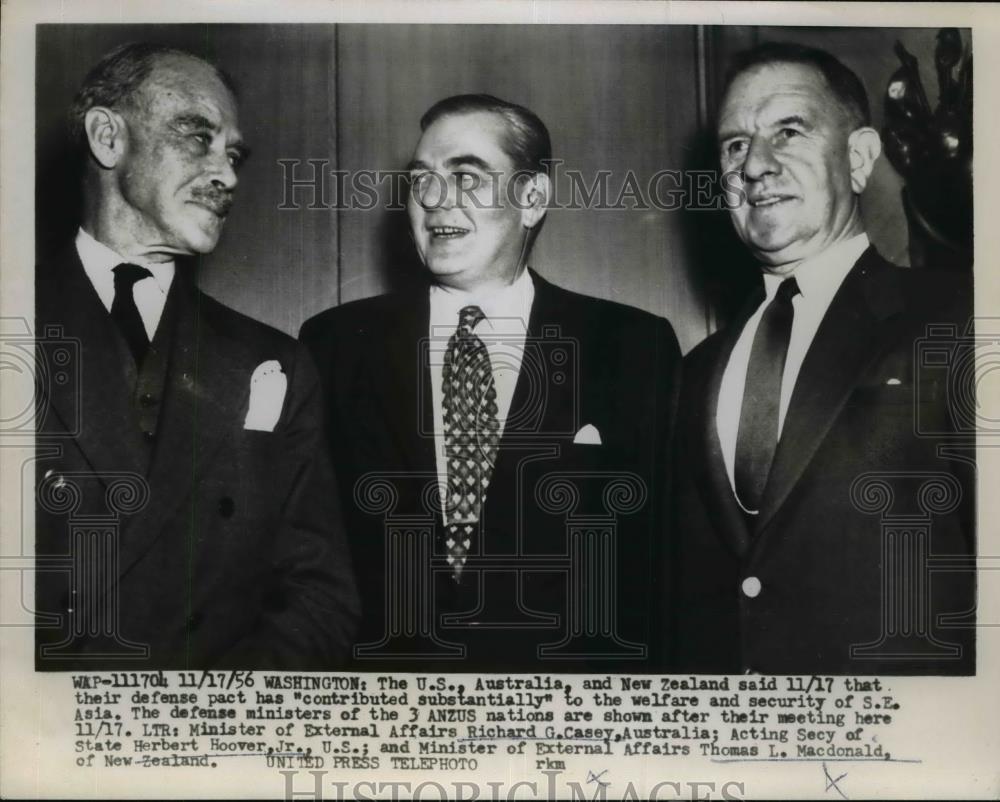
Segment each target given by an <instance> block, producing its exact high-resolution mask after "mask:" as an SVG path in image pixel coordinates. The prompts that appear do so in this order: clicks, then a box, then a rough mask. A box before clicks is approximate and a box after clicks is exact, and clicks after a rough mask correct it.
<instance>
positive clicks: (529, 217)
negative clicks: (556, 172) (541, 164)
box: [520, 173, 552, 228]
mask: <svg viewBox="0 0 1000 802" xmlns="http://www.w3.org/2000/svg"><path fill="white" fill-rule="evenodd" d="M551 190H552V183H551V182H550V181H549V177H548V176H547V175H545V173H535V174H534V175H533V176H531V178H529V179H528V180H527V181H525V182H524V184H523V185H522V186H521V198H520V201H521V225H522V226H524V227H525V228H534V227H535V226H537V225H538V223H539V222H540V221H541V219H542V218H543V217H545V211H546V209H548V206H549V196H550V195H551Z"/></svg>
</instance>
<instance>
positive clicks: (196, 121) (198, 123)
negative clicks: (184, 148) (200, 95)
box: [174, 114, 219, 131]
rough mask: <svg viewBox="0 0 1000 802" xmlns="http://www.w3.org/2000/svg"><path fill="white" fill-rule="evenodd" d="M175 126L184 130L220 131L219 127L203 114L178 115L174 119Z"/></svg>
mask: <svg viewBox="0 0 1000 802" xmlns="http://www.w3.org/2000/svg"><path fill="white" fill-rule="evenodd" d="M174 125H177V126H180V127H182V128H207V129H208V130H209V131H218V130H219V126H217V125H216V124H215V123H213V122H212V121H211V120H210V119H208V117H205V116H203V115H201V114H178V115H177V116H176V117H174Z"/></svg>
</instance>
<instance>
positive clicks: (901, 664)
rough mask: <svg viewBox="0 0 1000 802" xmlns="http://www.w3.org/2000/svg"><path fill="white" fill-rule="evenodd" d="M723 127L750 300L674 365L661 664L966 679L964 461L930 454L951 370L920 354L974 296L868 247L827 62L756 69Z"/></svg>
mask: <svg viewBox="0 0 1000 802" xmlns="http://www.w3.org/2000/svg"><path fill="white" fill-rule="evenodd" d="M718 126H719V128H718V142H719V148H720V158H721V165H722V168H723V171H724V174H725V180H726V182H727V190H728V191H729V192H730V193H731V195H730V198H731V200H732V201H733V203H732V206H731V217H732V221H733V224H734V226H735V228H736V232H737V234H738V235H739V237H740V238H741V239H742V240H743V242H744V243H745V244H746V245H747V247H748V248H749V249H750V250H751V251H752V252H753V254H754V256H755V257H756V258H757V260H758V261H759V263H760V267H761V275H762V282H761V285H762V286H761V287H760V289H759V291H758V292H757V293H756V294H755V295H754V296H753V297H752V298H751V299H749V301H748V303H747V304H746V306H745V308H744V310H743V312H742V313H741V314H740V315H739V316H738V317H737V318H736V319H735V320H734V321H733V322H732V323H731V324H730V325H729V326H728V327H727V328H726V329H725V330H723V331H720V332H717V333H716V334H714V335H713V336H711V337H709V338H708V339H707V340H706V341H705V342H703V343H702V344H701V345H699V346H698V347H697V348H696V349H695V350H694V351H692V352H691V353H690V354H689V355H688V356H687V358H686V359H685V364H684V373H683V380H682V386H683V390H682V397H681V401H680V409H679V413H678V431H679V432H680V435H679V437H678V442H677V449H676V465H677V471H676V475H677V484H676V506H675V516H674V520H675V527H676V528H675V530H674V531H675V532H676V533H677V541H676V543H675V551H674V554H673V559H672V560H671V568H672V572H673V576H674V577H675V580H676V588H675V590H676V593H675V598H674V601H675V603H674V606H673V612H674V616H673V620H674V627H673V645H674V648H675V653H674V656H673V661H672V663H671V666H672V667H673V668H674V669H676V670H679V671H703V672H719V673H722V672H727V673H735V672H772V673H830V674H850V673H855V674H871V673H888V674H896V673H899V674H902V673H928V674H963V673H970V672H973V671H974V670H975V656H974V649H973V646H974V638H973V623H974V622H973V619H974V605H975V583H974V578H973V577H974V574H973V573H972V572H971V570H970V569H971V568H972V559H973V555H974V554H975V546H974V533H973V521H974V495H973V494H974V488H975V482H974V464H973V460H974V455H971V454H970V452H969V450H968V449H966V451H965V452H964V458H963V454H962V453H961V448H959V449H957V451H954V450H953V453H951V454H950V455H948V454H946V453H945V449H944V448H942V446H948V445H951V446H954V445H956V442H957V441H956V438H957V437H958V436H959V435H960V434H961V432H960V429H961V426H958V425H956V419H955V417H954V415H953V413H954V408H953V407H950V406H949V399H950V398H951V393H950V392H949V382H948V380H947V370H946V369H940V368H936V369H933V370H927V369H924V368H925V367H926V364H923V363H921V362H920V361H919V360H918V358H917V357H918V355H919V353H920V351H921V348H922V347H923V346H922V343H923V344H924V345H931V344H933V339H934V336H935V332H938V333H940V332H945V335H944V336H945V346H947V345H948V344H949V342H950V344H951V345H952V346H956V347H957V346H958V345H959V344H960V342H961V340H962V337H963V335H965V334H966V332H967V327H968V325H969V318H970V315H971V313H972V302H971V301H972V299H971V287H970V285H969V282H968V281H966V280H962V279H961V277H958V276H953V275H943V274H940V273H936V272H934V271H932V270H917V269H912V270H905V269H901V268H898V267H895V266H893V265H891V264H889V263H888V262H886V261H885V260H884V259H883V258H882V257H881V256H880V255H879V254H878V253H877V252H876V250H875V248H874V247H873V246H872V245H871V244H870V242H869V241H868V237H867V235H866V233H865V229H864V226H863V224H862V219H861V214H860V210H859V197H860V195H861V193H862V191H863V190H864V189H865V185H866V182H867V181H868V178H869V176H870V175H871V172H872V168H873V166H874V163H875V161H876V159H877V158H878V156H879V154H880V147H881V146H880V140H879V135H878V133H877V132H876V131H875V130H873V129H872V128H871V127H870V124H869V111H868V101H867V97H866V95H865V90H864V87H863V86H862V84H861V82H860V81H859V80H858V78H857V77H856V76H855V75H854V74H853V73H852V72H851V71H850V70H849V69H847V68H846V67H845V66H844V65H843V64H841V63H840V62H839V61H838V60H836V59H835V58H834V57H833V56H831V55H829V54H828V53H825V52H823V51H818V50H813V49H809V48H804V47H799V46H796V45H771V44H769V45H762V46H760V47H759V48H757V49H755V50H753V51H750V52H748V53H747V54H745V55H744V56H743V57H742V58H741V60H739V61H738V63H737V64H736V65H735V67H734V69H733V71H732V72H731V74H730V78H729V80H728V83H727V85H726V89H725V92H724V95H723V101H722V105H721V110H720V114H719V120H718ZM929 327H930V328H929ZM945 350H947V348H946V349H945ZM951 350H952V352H954V351H955V348H952V349H951ZM942 353H944V351H942ZM949 456H950V458H949Z"/></svg>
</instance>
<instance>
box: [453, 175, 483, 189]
mask: <svg viewBox="0 0 1000 802" xmlns="http://www.w3.org/2000/svg"><path fill="white" fill-rule="evenodd" d="M481 183H482V181H480V180H479V176H478V175H476V174H475V173H455V184H456V185H457V186H459V187H461V188H462V189H476V188H477V187H478V186H479V185H480V184H481Z"/></svg>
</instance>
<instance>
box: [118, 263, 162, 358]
mask: <svg viewBox="0 0 1000 802" xmlns="http://www.w3.org/2000/svg"><path fill="white" fill-rule="evenodd" d="M114 274H115V299H114V301H113V302H112V304H111V319H112V320H114V321H115V323H117V324H118V328H119V330H120V331H121V333H122V335H123V336H124V337H125V342H127V343H128V347H129V350H130V351H131V352H132V356H133V357H134V358H135V364H136V366H139V365H141V364H142V359H143V357H144V356H146V350H147V349H148V348H149V337H148V336H146V327H145V326H143V325H142V317H141V316H140V315H139V307H137V306H136V305H135V296H134V295H133V290H134V289H135V284H136V282H137V281H142V280H143V279H144V278H149V277H150V276H152V275H153V274H152V273H150V272H149V271H148V270H147V269H146V268H144V267H139V265H131V264H128V263H125V264H120V265H118V267H116V268H115V269H114Z"/></svg>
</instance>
